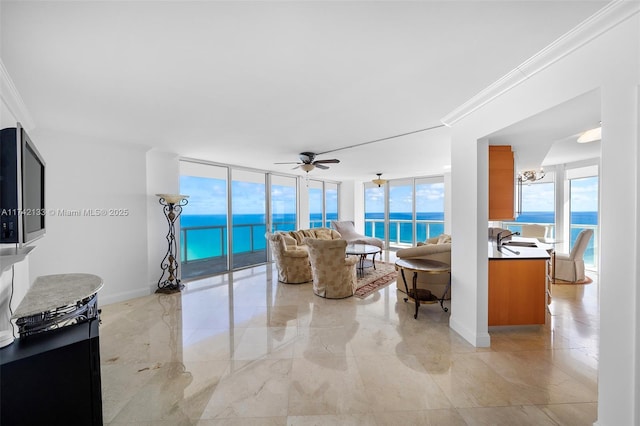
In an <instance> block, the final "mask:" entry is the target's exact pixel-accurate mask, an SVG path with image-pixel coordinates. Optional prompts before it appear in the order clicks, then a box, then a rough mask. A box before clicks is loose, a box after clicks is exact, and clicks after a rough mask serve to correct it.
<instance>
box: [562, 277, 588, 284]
mask: <svg viewBox="0 0 640 426" xmlns="http://www.w3.org/2000/svg"><path fill="white" fill-rule="evenodd" d="M592 282H593V280H592V279H591V278H589V277H587V276H585V277H584V280H582V281H576V282H571V281H564V280H559V279H557V278H556V279H555V280H553V284H559V285H563V284H567V285H580V284H591V283H592Z"/></svg>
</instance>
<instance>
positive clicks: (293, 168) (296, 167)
mask: <svg viewBox="0 0 640 426" xmlns="http://www.w3.org/2000/svg"><path fill="white" fill-rule="evenodd" d="M298 168H300V164H298V165H297V166H295V167H292V168H291V170H295V169H298Z"/></svg>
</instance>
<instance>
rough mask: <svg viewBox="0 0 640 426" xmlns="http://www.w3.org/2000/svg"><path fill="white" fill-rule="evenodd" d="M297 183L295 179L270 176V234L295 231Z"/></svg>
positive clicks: (296, 220)
mask: <svg viewBox="0 0 640 426" xmlns="http://www.w3.org/2000/svg"><path fill="white" fill-rule="evenodd" d="M297 183H298V181H297V179H296V178H295V177H289V176H271V205H270V206H271V208H270V212H271V232H275V231H293V230H295V229H296V227H297V224H298V218H297V210H298V209H297V205H298V196H297V195H298V190H297V188H298V185H297Z"/></svg>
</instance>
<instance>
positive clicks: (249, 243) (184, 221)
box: [180, 213, 337, 262]
mask: <svg viewBox="0 0 640 426" xmlns="http://www.w3.org/2000/svg"><path fill="white" fill-rule="evenodd" d="M336 218H337V215H336V214H333V215H332V214H327V225H326V226H329V224H330V221H331V220H334V219H336ZM272 219H273V220H272V222H273V228H274V230H275V231H293V230H295V229H296V223H297V221H296V215H295V214H294V213H286V214H274V215H273V216H272ZM310 220H311V226H312V227H319V226H322V214H311V215H310ZM232 225H233V251H234V253H247V252H252V251H260V250H264V249H266V244H267V240H266V239H265V236H264V235H265V233H266V232H267V227H266V216H265V215H264V214H239V215H234V216H233V223H232ZM180 228H181V233H182V234H181V240H182V261H183V262H184V261H189V260H198V259H207V258H210V257H218V256H223V255H226V254H227V247H226V241H227V215H225V214H217V215H215V214H214V215H188V214H183V215H182V216H180Z"/></svg>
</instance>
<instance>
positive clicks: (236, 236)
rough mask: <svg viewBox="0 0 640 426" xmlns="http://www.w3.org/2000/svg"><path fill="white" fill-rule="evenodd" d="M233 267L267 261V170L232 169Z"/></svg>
mask: <svg viewBox="0 0 640 426" xmlns="http://www.w3.org/2000/svg"><path fill="white" fill-rule="evenodd" d="M231 176H232V180H231V211H232V215H231V224H232V225H231V226H232V228H231V231H232V236H231V241H232V247H233V252H232V253H233V256H232V263H233V264H232V269H237V268H242V267H245V266H249V265H256V264H259V263H264V262H266V261H267V250H266V247H267V246H266V238H265V233H266V232H267V220H266V218H267V212H266V208H267V198H266V191H265V188H266V184H265V177H266V175H265V174H264V173H258V172H252V171H246V170H235V169H232V170H231Z"/></svg>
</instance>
